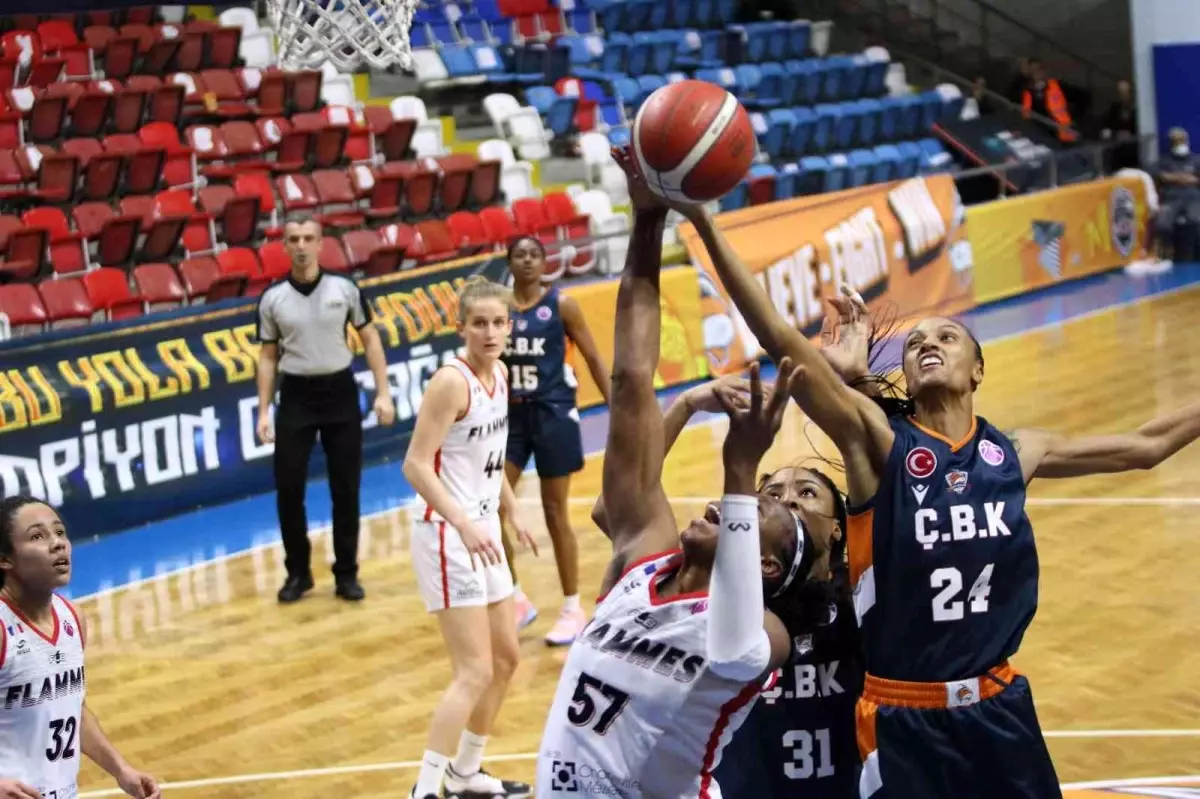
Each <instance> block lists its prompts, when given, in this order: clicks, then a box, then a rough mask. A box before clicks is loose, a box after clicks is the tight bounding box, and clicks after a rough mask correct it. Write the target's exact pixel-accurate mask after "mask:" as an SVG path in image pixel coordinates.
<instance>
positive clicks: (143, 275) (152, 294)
mask: <svg viewBox="0 0 1200 799" xmlns="http://www.w3.org/2000/svg"><path fill="white" fill-rule="evenodd" d="M214 269H215V265H214ZM133 282H134V284H135V285H136V286H137V292H138V294H139V295H141V297H142V299H143V300H144V301H145V303H146V308H147V310H148V311H151V312H153V311H157V310H162V309H167V308H178V307H179V306H180V305H183V303H184V302H186V301H187V293H186V292H185V291H184V290H183V284H182V283H181V282H179V275H177V274H176V273H175V270H174V269H173V268H172V267H171V265H170V264H142V265H140V266H135V267H134V268H133ZM210 282H211V281H210Z"/></svg>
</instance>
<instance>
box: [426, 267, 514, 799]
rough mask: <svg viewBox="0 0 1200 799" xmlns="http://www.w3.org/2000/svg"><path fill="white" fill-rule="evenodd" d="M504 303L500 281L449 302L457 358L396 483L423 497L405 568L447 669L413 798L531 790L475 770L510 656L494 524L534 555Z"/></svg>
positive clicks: (504, 572)
mask: <svg viewBox="0 0 1200 799" xmlns="http://www.w3.org/2000/svg"><path fill="white" fill-rule="evenodd" d="M510 303H511V294H510V292H509V290H508V289H507V288H505V287H504V286H501V285H499V284H496V283H491V282H489V281H487V280H485V279H483V278H472V279H471V280H469V281H467V284H466V285H465V286H464V287H463V290H462V292H461V293H460V295H459V299H458V329H459V334H460V335H461V336H462V338H463V342H464V344H465V345H466V357H464V358H461V359H458V360H454V361H451V362H450V363H448V364H446V365H445V366H443V367H442V368H441V369H439V370H438V371H437V372H436V373H435V374H434V376H433V377H432V378H431V379H430V381H429V385H428V386H427V387H426V388H425V395H424V397H423V398H422V401H421V410H420V412H419V413H418V414H417V423H416V428H415V429H414V430H413V436H412V441H411V442H410V443H409V445H408V453H407V455H406V456H405V459H404V476H405V477H407V478H408V481H409V482H410V483H412V486H413V488H415V489H416V490H417V493H418V494H420V496H421V499H422V500H423V504H422V505H420V506H419V514H420V518H419V519H418V520H417V521H415V522H414V523H413V535H412V558H413V570H414V571H415V572H416V575H417V585H418V587H419V588H420V592H421V596H422V598H423V599H424V600H425V607H426V608H427V609H428V610H429V612H430V613H433V614H434V615H435V617H436V618H437V620H438V625H439V626H440V628H441V632H442V639H443V640H444V641H445V642H446V650H447V652H448V653H449V655H450V666H451V673H452V674H453V677H452V678H451V681H450V685H449V687H448V688H447V689H446V692H445V693H444V694H443V695H442V698H441V700H439V702H438V705H437V707H436V708H435V710H434V712H433V719H432V720H431V721H430V725H429V738H428V742H427V745H426V750H425V754H424V758H423V760H422V763H421V771H420V774H419V775H418V776H417V784H416V786H415V787H414V788H413V792H412V796H414V797H416V799H428V798H429V797H441V795H442V789H443V787H444V788H445V791H446V795H447V796H448V797H464V798H466V797H487V799H493V797H524V796H529V794H530V792H531V790H530V787H529V786H528V785H525V784H524V783H519V782H511V781H509V780H501V779H499V778H497V777H494V776H492V775H490V774H488V773H487V772H485V771H484V770H483V769H482V768H481V766H482V762H483V750H484V746H485V744H486V743H487V736H488V734H489V733H490V732H491V729H492V723H493V722H494V721H495V718H496V714H497V713H498V712H499V710H500V704H501V702H502V701H503V700H504V694H505V692H506V691H507V690H508V682H509V680H510V679H511V678H512V674H513V672H514V671H515V670H516V667H517V660H518V657H519V652H518V648H517V631H516V628H514V627H513V623H512V619H513V612H514V611H513V583H512V575H511V574H510V572H509V569H508V564H507V562H506V561H505V559H504V548H503V546H502V543H501V535H500V520H501V518H502V517H505V518H506V520H507V521H508V522H509V524H510V525H511V526H512V527H513V529H514V530H516V532H517V537H518V538H519V539H520V541H521V543H522V544H524V545H525V546H527V547H529V548H531V549H533V551H534V552H535V554H536V552H537V549H536V546H535V545H534V543H533V539H532V538H530V536H529V534H528V533H527V532H526V530H525V528H524V526H523V525H522V524H521V522H520V519H519V518H518V516H517V510H516V498H515V497H514V496H513V492H512V487H511V486H510V485H509V484H508V482H507V481H506V480H505V479H504V450H505V447H506V445H507V443H508V385H507V382H506V381H505V370H504V367H503V365H502V364H501V363H500V356H501V355H502V354H503V352H504V346H505V343H506V342H507V341H508V334H509V329H510V327H511V324H512V323H511V322H510V321H509V306H510ZM455 747H457V755H454V754H453V753H454V752H455V751H456V750H455Z"/></svg>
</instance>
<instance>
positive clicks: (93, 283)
mask: <svg viewBox="0 0 1200 799" xmlns="http://www.w3.org/2000/svg"><path fill="white" fill-rule="evenodd" d="M83 286H84V288H85V289H86V290H87V294H88V298H89V299H90V300H91V302H92V307H93V308H96V309H97V310H102V311H104V312H105V314H106V315H107V316H108V318H109V319H129V318H131V317H134V316H141V315H142V313H143V310H144V309H143V302H142V298H141V297H135V296H134V295H133V293H132V292H131V291H130V290H129V278H128V276H127V275H126V273H125V270H123V269H116V268H114V267H111V266H105V267H101V268H100V269H95V270H93V271H91V272H88V273H87V274H86V275H84V276H83Z"/></svg>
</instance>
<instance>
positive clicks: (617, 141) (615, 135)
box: [608, 127, 629, 147]
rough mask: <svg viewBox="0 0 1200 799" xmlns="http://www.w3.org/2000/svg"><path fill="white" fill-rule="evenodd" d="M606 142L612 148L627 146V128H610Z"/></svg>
mask: <svg viewBox="0 0 1200 799" xmlns="http://www.w3.org/2000/svg"><path fill="white" fill-rule="evenodd" d="M608 141H609V143H611V144H612V146H613V147H625V146H627V145H628V144H629V128H624V127H621V128H611V129H609V131H608Z"/></svg>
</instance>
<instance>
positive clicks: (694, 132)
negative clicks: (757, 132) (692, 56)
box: [632, 80, 758, 203]
mask: <svg viewBox="0 0 1200 799" xmlns="http://www.w3.org/2000/svg"><path fill="white" fill-rule="evenodd" d="M632 139H633V152H634V156H635V157H636V158H637V160H638V167H639V168H640V169H641V171H642V175H643V176H645V178H646V183H647V185H648V186H649V187H650V190H651V191H653V192H654V193H655V194H657V195H659V196H660V197H663V198H666V199H668V200H674V201H683V202H694V203H702V202H709V201H711V200H716V199H718V198H720V197H723V196H724V195H726V194H728V193H729V192H730V191H731V190H732V189H733V187H734V186H736V185H737V184H738V182H739V181H740V180H741V179H742V178H744V177H745V176H746V172H747V171H748V170H749V169H750V165H751V164H752V163H753V162H754V157H755V155H756V154H757V151H758V145H757V142H756V140H755V136H754V127H753V125H751V124H750V115H749V114H747V113H746V109H745V108H743V107H742V104H741V103H739V102H738V100H737V98H736V97H734V96H733V95H732V94H730V93H729V92H727V91H725V89H723V88H721V87H720V86H718V85H716V84H715V83H708V82H707V81H702V80H684V81H679V82H678V83H671V84H668V85H666V86H663V87H661V88H659V89H657V90H655V91H654V93H653V94H651V95H650V96H649V97H648V98H647V99H646V102H645V103H643V104H642V107H641V108H640V109H638V112H637V116H636V117H634V120H633V136H632Z"/></svg>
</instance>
